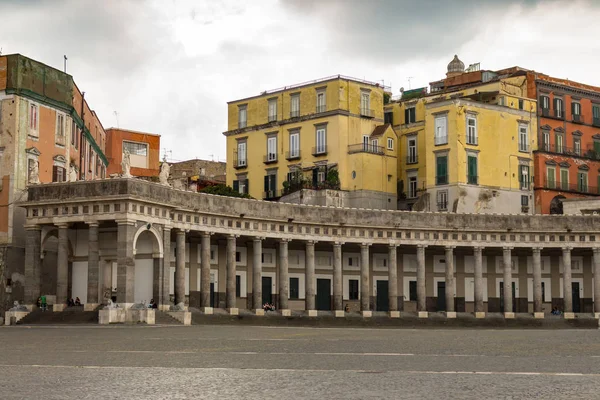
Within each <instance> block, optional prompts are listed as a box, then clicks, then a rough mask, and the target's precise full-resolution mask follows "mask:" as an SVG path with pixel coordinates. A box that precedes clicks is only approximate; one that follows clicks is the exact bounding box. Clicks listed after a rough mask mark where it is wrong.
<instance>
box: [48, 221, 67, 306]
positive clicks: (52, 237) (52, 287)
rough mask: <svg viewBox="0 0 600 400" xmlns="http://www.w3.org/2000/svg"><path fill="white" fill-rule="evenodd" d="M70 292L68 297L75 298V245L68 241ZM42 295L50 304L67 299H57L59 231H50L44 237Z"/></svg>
mask: <svg viewBox="0 0 600 400" xmlns="http://www.w3.org/2000/svg"><path fill="white" fill-rule="evenodd" d="M67 251H68V259H69V266H68V268H69V269H68V271H69V272H68V291H67V296H68V297H69V298H71V297H72V296H73V263H72V258H73V253H74V251H73V245H72V244H71V239H70V238H69V241H68V247H67ZM40 259H41V260H40V264H41V265H40V269H41V271H40V272H41V277H40V294H43V295H45V296H46V298H47V300H48V304H55V303H56V302H57V301H58V302H59V303H60V302H63V301H65V299H56V298H55V297H56V288H57V272H58V229H56V228H54V229H50V230H49V231H47V232H45V234H44V235H43V236H42V243H41V248H40Z"/></svg>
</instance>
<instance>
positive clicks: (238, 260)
mask: <svg viewBox="0 0 600 400" xmlns="http://www.w3.org/2000/svg"><path fill="white" fill-rule="evenodd" d="M241 261H242V253H240V252H239V251H236V252H235V262H236V263H239V262H241Z"/></svg>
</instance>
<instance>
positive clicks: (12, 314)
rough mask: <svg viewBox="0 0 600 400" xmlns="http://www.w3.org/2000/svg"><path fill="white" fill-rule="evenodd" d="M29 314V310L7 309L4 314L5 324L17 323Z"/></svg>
mask: <svg viewBox="0 0 600 400" xmlns="http://www.w3.org/2000/svg"><path fill="white" fill-rule="evenodd" d="M27 314H29V311H7V312H6V313H5V314H4V325H10V324H13V323H14V324H16V323H17V322H19V321H20V320H22V319H23V318H25V316H26V315H27Z"/></svg>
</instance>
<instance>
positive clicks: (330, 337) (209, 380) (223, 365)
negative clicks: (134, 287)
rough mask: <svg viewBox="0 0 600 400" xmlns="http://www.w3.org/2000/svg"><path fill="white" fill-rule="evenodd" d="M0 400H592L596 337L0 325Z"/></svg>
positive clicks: (585, 333)
mask: <svg viewBox="0 0 600 400" xmlns="http://www.w3.org/2000/svg"><path fill="white" fill-rule="evenodd" d="M0 343H2V349H3V351H2V359H1V360H0V368H1V373H2V376H3V377H4V379H2V380H1V381H0V398H2V399H31V398H41V399H45V400H46V399H61V400H62V399H98V398H119V399H186V398H207V399H216V398H219V399H224V398H225V399H238V398H240V399H252V398H257V399H258V398H260V399H262V398H267V397H269V398H270V397H275V398H326V399H338V398H340V399H342V398H344V399H365V398H403V399H411V398H415V399H416V398H419V399H427V398H436V399H440V398H444V399H446V398H456V399H458V398H461V399H463V398H473V399H490V398H494V399H495V398H502V399H505V398H511V399H516V398H540V399H542V398H544V399H546V398H552V399H562V398H565V399H566V398H569V399H572V398H589V399H597V398H599V397H600V331H598V330H559V331H556V330H535V331H534V330H522V331H519V330H482V329H477V330H467V329H464V330H439V329H438V330H422V329H420V330H408V329H407V330H382V329H348V328H346V329H337V328H336V329H323V328H268V327H246V326H244V327H240V326H237V327H236V326H192V327H183V326H172V327H166V326H155V327H150V326H108V327H101V326H85V327H84V326H72V327H68V326H61V327H51V326H50V327H27V326H17V327H3V328H0Z"/></svg>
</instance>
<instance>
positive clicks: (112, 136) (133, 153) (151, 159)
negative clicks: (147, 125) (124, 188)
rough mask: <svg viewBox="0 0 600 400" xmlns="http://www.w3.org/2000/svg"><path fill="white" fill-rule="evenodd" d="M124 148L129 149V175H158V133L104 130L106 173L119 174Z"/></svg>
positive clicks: (114, 129) (115, 129) (116, 129)
mask: <svg viewBox="0 0 600 400" xmlns="http://www.w3.org/2000/svg"><path fill="white" fill-rule="evenodd" d="M125 149H127V150H128V151H129V154H130V158H129V159H130V161H131V175H133V176H145V177H151V176H158V173H159V172H160V135H155V134H152V133H145V132H136V131H130V130H127V129H119V128H108V129H107V130H106V155H107V158H108V170H107V173H108V175H109V176H110V175H112V174H120V173H121V172H122V169H121V161H122V160H123V153H124V152H125Z"/></svg>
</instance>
